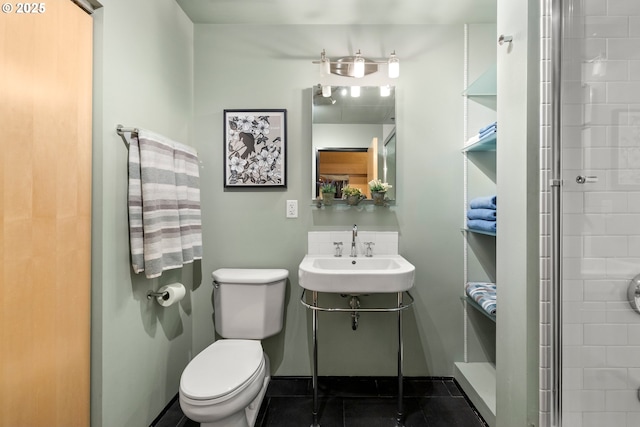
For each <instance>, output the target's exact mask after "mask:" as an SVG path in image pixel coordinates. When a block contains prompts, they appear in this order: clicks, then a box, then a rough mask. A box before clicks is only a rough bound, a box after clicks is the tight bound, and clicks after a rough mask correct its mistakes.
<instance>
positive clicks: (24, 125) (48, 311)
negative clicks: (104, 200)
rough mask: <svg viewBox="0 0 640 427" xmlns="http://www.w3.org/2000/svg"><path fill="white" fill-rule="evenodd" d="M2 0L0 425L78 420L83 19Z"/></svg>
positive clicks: (63, 2)
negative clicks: (23, 6) (3, 4)
mask: <svg viewBox="0 0 640 427" xmlns="http://www.w3.org/2000/svg"><path fill="white" fill-rule="evenodd" d="M6 4H7V5H12V10H11V11H9V10H8V9H5V8H8V7H9V6H3V12H5V13H1V16H0V142H1V147H0V167H1V171H0V426H2V427H39V426H46V427H52V426H65V427H74V426H82V427H86V426H88V425H89V366H90V359H89V357H90V261H91V252H90V250H91V85H92V81H91V79H92V76H91V73H92V70H91V64H92V18H91V17H90V16H89V15H88V14H86V13H85V12H84V11H82V10H81V9H80V8H79V7H78V6H76V5H75V4H74V3H72V2H71V1H69V0H47V1H46V2H45V3H40V4H39V5H42V6H39V10H37V11H35V12H36V13H33V12H34V10H33V9H32V8H31V7H30V8H29V12H32V13H18V12H19V10H18V9H17V7H18V3H15V2H9V3H6ZM25 5H26V3H25ZM30 5H32V4H30ZM25 11H26V9H23V10H22V12H25Z"/></svg>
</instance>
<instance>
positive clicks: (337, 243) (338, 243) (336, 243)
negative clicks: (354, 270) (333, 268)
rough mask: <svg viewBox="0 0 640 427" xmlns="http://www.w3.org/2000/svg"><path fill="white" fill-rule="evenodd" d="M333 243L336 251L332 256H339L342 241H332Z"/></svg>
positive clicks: (340, 254)
mask: <svg viewBox="0 0 640 427" xmlns="http://www.w3.org/2000/svg"><path fill="white" fill-rule="evenodd" d="M333 245H334V246H335V248H336V252H335V254H334V255H333V256H335V257H341V256H342V242H333Z"/></svg>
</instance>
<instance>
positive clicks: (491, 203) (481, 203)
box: [469, 195, 497, 209]
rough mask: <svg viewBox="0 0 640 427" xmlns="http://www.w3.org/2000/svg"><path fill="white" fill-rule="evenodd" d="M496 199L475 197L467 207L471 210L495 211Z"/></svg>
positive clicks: (492, 197) (494, 197)
mask: <svg viewBox="0 0 640 427" xmlns="http://www.w3.org/2000/svg"><path fill="white" fill-rule="evenodd" d="M496 203H497V198H496V196H495V195H493V196H484V197H476V198H474V199H471V201H470V202H469V207H470V208H471V209H495V208H496Z"/></svg>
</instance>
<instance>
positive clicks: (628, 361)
mask: <svg viewBox="0 0 640 427" xmlns="http://www.w3.org/2000/svg"><path fill="white" fill-rule="evenodd" d="M563 3H564V4H563V9H564V10H563V21H564V24H563V27H562V28H563V40H562V61H561V70H562V71H561V73H562V80H561V81H562V83H561V86H562V90H561V110H560V113H561V123H562V126H561V137H560V139H561V155H560V159H561V162H560V163H561V173H562V186H561V188H562V190H561V193H560V195H561V196H560V197H561V203H560V205H561V212H562V214H561V221H562V223H561V236H562V240H561V249H560V252H561V259H562V270H561V281H560V282H561V292H562V296H561V299H562V303H561V325H562V327H561V333H562V335H561V336H562V347H561V348H562V353H561V366H562V369H561V380H562V382H561V389H562V393H561V396H562V398H561V414H562V416H561V425H562V426H563V427H574V426H575V427H583V426H584V427H589V426H616V427H625V426H627V427H632V426H640V401H639V398H638V389H639V388H640V314H638V313H637V312H635V311H634V310H633V309H632V307H631V305H630V304H629V301H628V298H627V289H628V286H629V282H630V280H631V279H632V278H633V277H634V276H636V275H637V274H640V54H639V53H638V52H639V51H640V6H638V4H639V3H638V2H637V0H608V1H601V2H599V1H586V0H570V1H565V2H563ZM556 425H560V424H556Z"/></svg>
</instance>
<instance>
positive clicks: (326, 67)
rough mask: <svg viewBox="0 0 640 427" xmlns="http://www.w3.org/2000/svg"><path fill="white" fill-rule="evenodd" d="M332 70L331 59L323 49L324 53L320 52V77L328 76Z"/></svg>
mask: <svg viewBox="0 0 640 427" xmlns="http://www.w3.org/2000/svg"><path fill="white" fill-rule="evenodd" d="M330 72H331V61H329V58H327V56H326V54H325V53H324V49H322V53H320V77H327V76H328V75H329V73H330Z"/></svg>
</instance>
